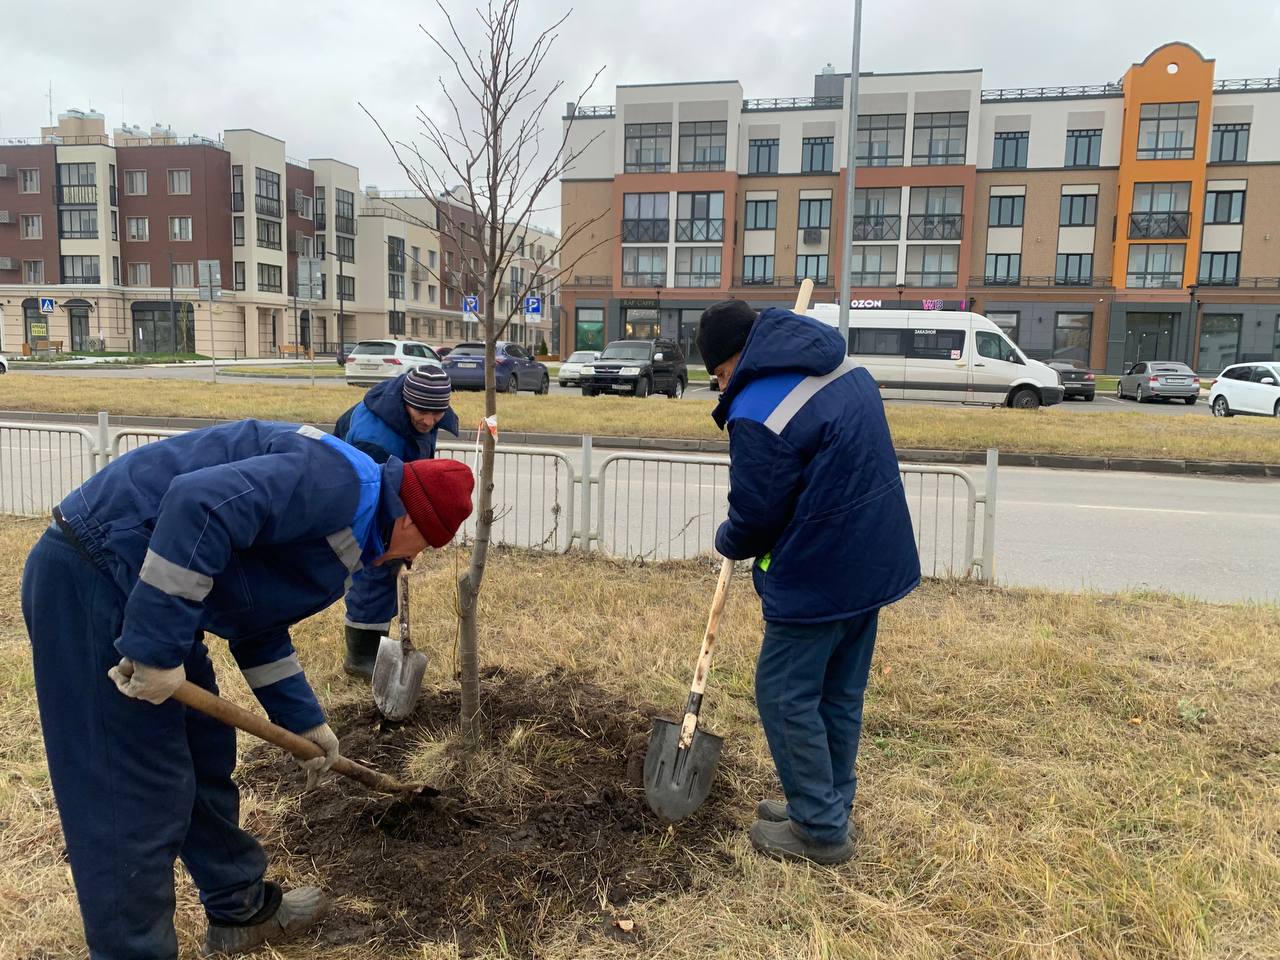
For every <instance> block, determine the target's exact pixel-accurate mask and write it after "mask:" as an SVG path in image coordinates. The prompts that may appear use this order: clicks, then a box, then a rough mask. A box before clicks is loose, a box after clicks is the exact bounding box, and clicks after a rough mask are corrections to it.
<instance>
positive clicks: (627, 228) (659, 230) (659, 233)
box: [622, 220, 671, 243]
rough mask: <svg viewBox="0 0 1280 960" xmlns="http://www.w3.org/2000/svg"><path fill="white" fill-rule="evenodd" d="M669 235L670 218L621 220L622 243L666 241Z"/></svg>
mask: <svg viewBox="0 0 1280 960" xmlns="http://www.w3.org/2000/svg"><path fill="white" fill-rule="evenodd" d="M670 236H671V221H670V220H623V221H622V242H623V243H666V242H667V240H668V239H669V238H670Z"/></svg>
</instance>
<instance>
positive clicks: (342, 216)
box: [333, 187, 356, 256]
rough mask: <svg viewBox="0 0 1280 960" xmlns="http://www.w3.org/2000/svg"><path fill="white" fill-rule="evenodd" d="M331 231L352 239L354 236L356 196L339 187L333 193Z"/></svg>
mask: <svg viewBox="0 0 1280 960" xmlns="http://www.w3.org/2000/svg"><path fill="white" fill-rule="evenodd" d="M333 229H335V230H336V231H338V233H345V234H348V235H350V236H353V237H354V236H355V235H356V195H355V194H354V193H352V192H351V191H350V190H343V189H342V188H341V187H335V188H334V191H333ZM352 256H354V254H352Z"/></svg>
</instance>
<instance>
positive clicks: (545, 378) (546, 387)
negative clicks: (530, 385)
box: [538, 373, 551, 397]
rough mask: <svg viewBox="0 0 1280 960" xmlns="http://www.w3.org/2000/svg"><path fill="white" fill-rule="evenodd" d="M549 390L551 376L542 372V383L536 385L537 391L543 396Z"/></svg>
mask: <svg viewBox="0 0 1280 960" xmlns="http://www.w3.org/2000/svg"><path fill="white" fill-rule="evenodd" d="M550 392H551V378H550V377H549V376H547V375H546V374H545V373H544V374H543V375H542V385H541V386H539V387H538V393H539V394H541V395H542V396H544V397H545V396H546V395H547V394H548V393H550Z"/></svg>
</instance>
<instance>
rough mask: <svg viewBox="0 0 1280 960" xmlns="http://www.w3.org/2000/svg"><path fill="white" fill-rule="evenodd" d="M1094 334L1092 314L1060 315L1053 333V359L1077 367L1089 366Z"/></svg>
mask: <svg viewBox="0 0 1280 960" xmlns="http://www.w3.org/2000/svg"><path fill="white" fill-rule="evenodd" d="M1092 332H1093V314H1092V313H1059V314H1058V318H1057V323H1056V324H1055V326H1054V331H1053V359H1055V360H1066V361H1067V362H1068V363H1073V364H1075V365H1076V366H1077V367H1087V366H1089V339H1090V336H1091V334H1092Z"/></svg>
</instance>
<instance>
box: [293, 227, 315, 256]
mask: <svg viewBox="0 0 1280 960" xmlns="http://www.w3.org/2000/svg"><path fill="white" fill-rule="evenodd" d="M297 241H298V256H300V257H305V258H306V259H308V260H310V259H311V258H312V256H314V254H315V240H313V239H312V238H311V237H308V236H307V235H306V234H303V233H299V234H297Z"/></svg>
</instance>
